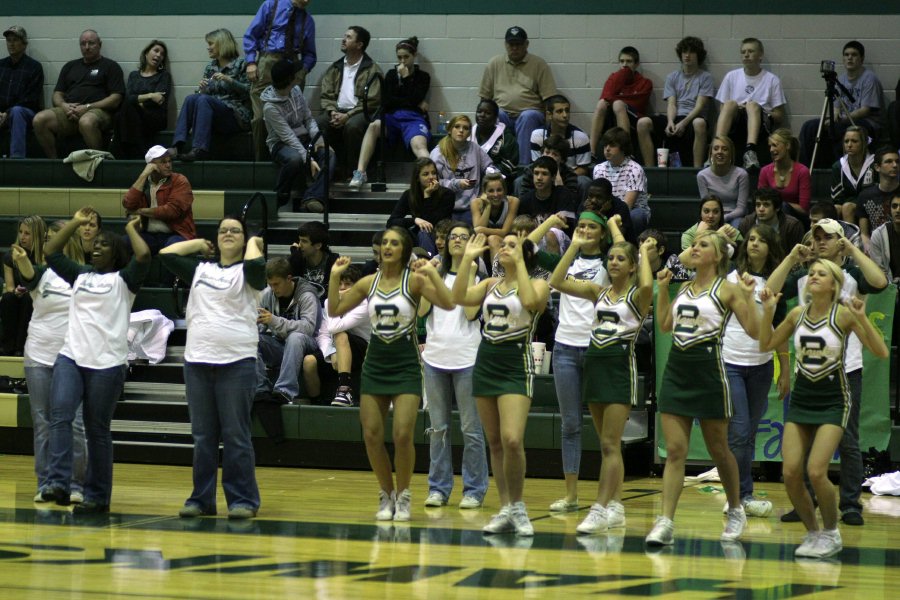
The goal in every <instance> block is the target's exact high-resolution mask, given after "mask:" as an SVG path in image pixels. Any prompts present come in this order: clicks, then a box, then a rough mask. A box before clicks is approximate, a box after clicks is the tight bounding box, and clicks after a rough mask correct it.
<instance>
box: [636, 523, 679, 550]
mask: <svg viewBox="0 0 900 600" xmlns="http://www.w3.org/2000/svg"><path fill="white" fill-rule="evenodd" d="M644 541H645V542H647V545H649V546H671V545H672V544H674V543H675V523H674V522H673V521H672V519H670V518H668V517H663V516H659V517H656V521H655V522H654V523H653V529H651V530H650V533H648V534H647V537H646V538H644Z"/></svg>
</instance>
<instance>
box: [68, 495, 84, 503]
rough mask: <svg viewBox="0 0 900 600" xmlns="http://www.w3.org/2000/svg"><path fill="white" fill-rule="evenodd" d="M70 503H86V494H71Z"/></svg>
mask: <svg viewBox="0 0 900 600" xmlns="http://www.w3.org/2000/svg"><path fill="white" fill-rule="evenodd" d="M69 502H71V503H72V504H81V503H82V502H84V494H82V493H81V492H72V493H71V494H69Z"/></svg>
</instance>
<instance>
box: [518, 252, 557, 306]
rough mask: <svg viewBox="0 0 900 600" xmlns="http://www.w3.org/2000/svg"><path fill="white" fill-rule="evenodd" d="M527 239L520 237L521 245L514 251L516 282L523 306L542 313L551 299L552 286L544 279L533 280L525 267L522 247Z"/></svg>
mask: <svg viewBox="0 0 900 600" xmlns="http://www.w3.org/2000/svg"><path fill="white" fill-rule="evenodd" d="M524 243H525V237H524V236H519V243H518V244H516V247H515V248H514V249H513V257H514V258H515V261H516V282H517V283H518V286H519V290H518V294H519V301H520V302H521V303H522V306H523V307H524V308H526V309H527V310H530V311H531V312H536V313H542V312H544V310H545V309H546V308H547V300H548V299H549V298H550V286H548V285H547V282H546V281H544V280H543V279H532V278H531V275H529V273H528V268H527V267H526V266H525V258H524V257H523V256H522V245H523V244H524Z"/></svg>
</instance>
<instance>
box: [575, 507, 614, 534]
mask: <svg viewBox="0 0 900 600" xmlns="http://www.w3.org/2000/svg"><path fill="white" fill-rule="evenodd" d="M606 514H607V512H606V507H604V506H603V505H601V504H594V505H593V506H591V510H590V512H588V514H587V516H586V517H585V518H584V521H582V522H581V523H579V524H578V527H576V528H575V531H577V532H578V533H586V534H592V533H602V532H604V531H606V530H607V528H608V527H609V524H608V522H607V517H606Z"/></svg>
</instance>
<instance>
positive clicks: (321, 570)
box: [0, 456, 900, 600]
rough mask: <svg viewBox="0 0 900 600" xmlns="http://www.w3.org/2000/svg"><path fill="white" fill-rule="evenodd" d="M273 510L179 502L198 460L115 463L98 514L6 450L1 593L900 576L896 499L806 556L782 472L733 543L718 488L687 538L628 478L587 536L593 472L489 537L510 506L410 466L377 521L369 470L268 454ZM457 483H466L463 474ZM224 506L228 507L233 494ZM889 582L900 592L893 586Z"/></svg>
mask: <svg viewBox="0 0 900 600" xmlns="http://www.w3.org/2000/svg"><path fill="white" fill-rule="evenodd" d="M257 474H258V477H259V483H260V490H261V493H262V499H263V506H262V509H261V511H260V514H259V517H258V518H257V519H254V520H251V521H244V522H229V521H228V520H227V519H226V518H225V517H224V516H220V517H215V518H203V519H193V520H185V519H179V518H178V517H177V516H176V514H177V511H178V508H179V507H180V506H181V504H182V502H183V501H184V498H185V497H186V495H187V494H188V493H189V491H190V482H191V473H190V469H188V468H183V467H166V466H149V465H131V464H117V465H116V468H115V486H114V491H113V506H112V510H113V512H112V513H111V514H109V515H102V516H100V517H81V516H76V515H73V514H72V513H71V512H70V511H69V510H68V509H65V508H61V507H55V506H53V505H47V504H35V503H33V502H32V497H33V496H34V493H35V484H34V476H33V473H32V464H31V457H27V456H3V457H0V598H3V599H18V598H40V599H41V600H50V599H56V598H80V599H94V598H130V599H145V598H154V599H157V598H158V599H170V598H196V599H209V600H212V599H241V600H244V599H250V598H277V599H282V598H322V599H340V598H391V599H397V598H422V599H429V600H432V599H435V600H436V599H445V598H447V599H449V598H490V599H491V600H503V599H505V598H522V597H525V598H540V599H541V600H546V599H547V598H561V597H565V598H567V599H569V598H572V599H574V598H639V597H649V596H653V597H663V598H686V599H692V600H693V599H703V598H710V599H712V598H716V599H723V598H737V599H755V598H766V599H777V598H794V597H803V598H840V599H841V600H847V599H850V598H865V599H866V600H878V599H882V598H891V597H897V596H895V595H894V594H896V593H897V590H898V589H900V551H898V548H900V544H898V541H897V540H898V532H900V528H898V523H900V498H894V497H872V496H870V495H868V494H866V495H864V498H863V499H864V503H865V505H866V510H865V517H866V524H865V526H863V527H848V526H843V527H842V528H841V533H842V535H843V539H844V550H843V552H842V553H841V554H840V555H838V557H836V559H834V560H826V561H802V562H801V561H795V560H794V559H793V549H794V547H795V546H796V545H797V544H799V542H800V540H801V538H802V537H803V532H802V526H801V525H800V524H793V523H792V524H784V523H781V522H780V521H779V519H778V516H779V515H780V514H781V513H783V512H785V511H786V510H787V509H788V503H787V498H786V496H785V493H784V489H783V486H782V485H780V484H761V485H759V486H758V487H757V492H758V493H761V494H762V493H764V494H766V495H767V497H768V498H769V499H770V500H772V501H773V502H774V503H775V506H776V512H775V515H773V516H772V517H769V518H766V519H759V518H751V519H750V522H749V525H748V527H747V531H746V532H745V535H744V539H743V540H742V542H741V543H740V544H731V545H723V544H721V543H720V542H719V539H718V538H719V534H720V533H721V529H722V505H723V502H724V499H723V497H722V494H721V493H716V491H715V488H716V487H718V484H709V483H697V484H694V483H692V484H687V485H686V487H685V490H684V493H683V495H682V498H681V503H680V505H679V510H678V514H677V518H676V542H675V545H674V547H671V548H666V549H663V550H662V551H661V552H656V553H651V552H648V551H647V550H646V548H645V547H644V543H643V539H644V536H645V535H646V533H647V531H648V530H649V528H650V526H651V523H652V521H653V518H654V516H655V514H656V512H657V510H658V508H659V504H660V495H659V489H660V483H661V480H660V479H634V480H629V481H626V483H625V490H626V491H625V494H624V498H623V500H624V504H625V507H626V514H627V527H626V528H625V529H624V530H618V531H615V530H614V531H611V532H610V533H609V534H608V535H600V536H576V535H575V526H576V525H577V524H578V523H579V521H580V520H581V519H582V518H584V516H585V514H586V511H587V509H588V507H589V505H590V502H591V498H592V496H593V494H594V493H595V491H596V487H595V486H596V483H595V482H590V481H582V482H581V483H580V487H579V490H580V494H581V506H580V510H579V511H578V512H577V513H571V514H567V515H563V516H552V515H550V514H549V513H548V511H547V509H546V507H547V506H548V505H549V503H550V502H551V501H552V500H554V499H556V498H557V497H559V495H560V494H561V492H562V489H563V484H562V481H561V480H546V479H543V480H538V479H530V480H528V481H527V483H526V486H525V496H526V500H527V502H528V507H529V514H530V516H531V518H532V520H533V521H534V528H535V536H534V538H533V539H522V538H516V537H515V536H511V535H505V536H493V537H485V536H482V534H481V531H480V529H481V526H482V525H483V524H484V523H485V522H486V521H487V520H488V519H489V518H490V516H491V514H492V513H493V512H495V511H496V509H497V498H496V495H495V493H494V491H493V490H489V492H488V498H487V505H486V506H485V507H484V508H483V509H481V510H475V511H460V510H459V509H458V508H457V507H456V506H455V503H456V502H458V501H459V490H458V489H457V490H455V491H454V497H453V498H452V500H453V501H454V505H451V506H447V507H444V508H441V509H429V510H426V509H424V508H423V507H422V504H421V503H422V502H423V501H424V499H425V496H426V492H427V481H426V478H425V476H424V475H418V474H417V475H416V476H415V478H414V480H413V488H412V489H413V519H412V521H411V522H410V523H409V524H404V525H391V524H386V525H380V524H377V523H376V522H375V521H374V519H373V518H372V516H373V514H374V512H375V510H376V508H377V506H376V504H377V495H376V494H377V491H376V485H375V480H374V477H373V476H372V475H371V474H370V473H367V472H355V471H325V470H311V469H275V468H261V469H259V470H258V471H257ZM459 485H460V483H459V481H458V480H457V487H459ZM219 511H220V513H223V514H224V512H225V506H224V500H223V499H222V497H221V492H220V497H219ZM891 590H893V591H891Z"/></svg>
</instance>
